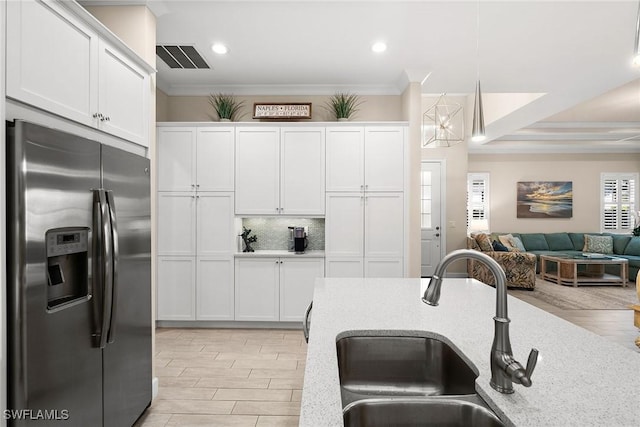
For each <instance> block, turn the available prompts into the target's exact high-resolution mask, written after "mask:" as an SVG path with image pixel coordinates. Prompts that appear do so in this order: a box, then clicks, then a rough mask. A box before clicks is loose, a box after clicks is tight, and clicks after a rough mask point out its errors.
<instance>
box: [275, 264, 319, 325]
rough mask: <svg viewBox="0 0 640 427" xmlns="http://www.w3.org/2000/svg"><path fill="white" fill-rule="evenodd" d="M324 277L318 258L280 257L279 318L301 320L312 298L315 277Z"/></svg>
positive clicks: (289, 320)
mask: <svg viewBox="0 0 640 427" xmlns="http://www.w3.org/2000/svg"><path fill="white" fill-rule="evenodd" d="M319 277H324V263H323V262H322V259H320V258H298V259H292V258H281V259H280V320H281V321H287V322H301V321H302V320H303V319H304V312H305V310H306V308H307V306H308V305H309V303H310V302H311V300H312V299H313V287H314V285H315V282H316V279H317V278H319Z"/></svg>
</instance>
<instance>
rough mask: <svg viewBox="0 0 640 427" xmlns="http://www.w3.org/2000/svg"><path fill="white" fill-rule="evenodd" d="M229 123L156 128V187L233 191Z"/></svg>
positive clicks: (232, 142)
mask: <svg viewBox="0 0 640 427" xmlns="http://www.w3.org/2000/svg"><path fill="white" fill-rule="evenodd" d="M233 151H234V129H233V128H232V127H220V128H214V127H211V128H195V127H159V128H158V191H193V190H197V191H233V157H234V152H233Z"/></svg>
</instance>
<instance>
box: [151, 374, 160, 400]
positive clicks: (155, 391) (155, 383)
mask: <svg viewBox="0 0 640 427" xmlns="http://www.w3.org/2000/svg"><path fill="white" fill-rule="evenodd" d="M156 397H158V377H153V379H152V380H151V400H152V401H153V400H155V398H156Z"/></svg>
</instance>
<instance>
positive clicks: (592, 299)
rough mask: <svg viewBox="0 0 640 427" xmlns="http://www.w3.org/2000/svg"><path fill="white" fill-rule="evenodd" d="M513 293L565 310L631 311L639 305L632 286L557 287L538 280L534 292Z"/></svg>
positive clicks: (518, 291) (512, 293) (516, 291)
mask: <svg viewBox="0 0 640 427" xmlns="http://www.w3.org/2000/svg"><path fill="white" fill-rule="evenodd" d="M509 293H510V294H511V295H513V296H515V297H518V296H520V294H522V297H523V298H524V299H525V300H526V299H528V298H536V299H539V300H541V301H543V302H545V303H547V304H551V305H553V306H555V307H558V308H560V309H563V310H630V308H629V306H630V305H632V304H638V298H637V294H636V288H635V283H633V282H631V283H629V285H628V286H627V287H626V288H623V287H621V286H610V285H609V286H607V285H602V286H597V285H584V286H579V287H577V288H574V287H573V286H565V285H557V284H555V283H551V282H547V281H546V280H542V279H540V278H538V277H537V278H536V288H535V289H534V290H533V291H527V290H520V289H517V290H513V291H509Z"/></svg>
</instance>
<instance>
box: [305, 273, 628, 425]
mask: <svg viewBox="0 0 640 427" xmlns="http://www.w3.org/2000/svg"><path fill="white" fill-rule="evenodd" d="M427 283H428V279H427V280H420V279H318V281H317V282H316V286H315V292H314V297H313V313H312V315H311V331H310V340H309V347H308V350H307V365H306V370H305V376H304V389H303V392H302V407H301V413H300V426H303V427H322V426H342V425H343V422H342V406H341V401H340V385H339V381H338V367H337V359H336V339H337V338H341V337H343V336H348V335H358V334H359V333H361V332H363V331H364V333H365V334H370V335H385V334H396V335H413V336H427V337H431V336H435V337H438V338H443V337H444V338H445V341H446V342H448V343H449V344H452V346H453V347H454V349H456V350H457V351H458V352H460V353H462V354H463V355H464V356H466V359H467V361H468V362H470V364H471V365H472V366H473V367H474V369H475V370H476V372H478V373H479V376H478V379H477V380H476V390H477V392H478V393H479V394H480V396H482V398H483V399H484V400H485V401H486V402H487V403H488V404H489V405H490V406H491V408H492V409H493V410H494V412H495V413H496V414H497V415H498V416H499V417H500V419H502V421H503V422H505V424H506V425H516V426H602V425H609V426H637V425H638V423H639V422H640V353H639V352H635V351H633V350H630V349H626V348H623V347H621V346H619V345H617V344H615V343H612V342H610V341H608V340H606V339H604V338H602V337H600V336H598V335H595V334H593V333H591V332H589V331H587V330H585V329H582V328H580V327H578V326H575V325H573V324H571V323H569V322H567V321H565V320H562V319H560V318H558V317H556V316H554V315H551V314H549V313H547V312H545V311H543V310H540V309H538V308H536V307H534V306H532V305H530V304H527V303H525V302H523V301H520V300H518V299H517V298H514V297H511V296H509V297H508V303H509V318H510V319H511V324H510V332H511V345H512V347H513V352H514V357H515V358H516V360H518V361H520V362H521V363H522V364H523V365H524V364H526V362H527V357H528V355H529V351H530V350H531V348H533V347H535V348H537V349H538V350H539V351H540V358H539V360H538V364H537V366H536V369H535V371H534V373H533V376H532V381H533V385H532V386H531V387H529V388H526V387H523V386H522V385H520V384H514V388H515V392H514V393H513V394H501V393H498V392H497V391H495V390H494V389H493V388H491V386H490V385H489V380H490V378H491V370H490V365H489V353H490V350H491V343H492V341H493V317H494V316H495V306H496V297H495V289H494V288H492V287H490V286H487V285H485V284H482V283H480V282H478V281H476V280H474V279H445V280H444V283H443V284H442V294H441V298H440V305H439V306H437V307H431V306H428V305H426V304H424V303H423V302H422V301H421V299H420V298H421V296H422V294H423V292H424V289H425V288H426V286H427ZM523 292H526V291H523Z"/></svg>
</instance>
